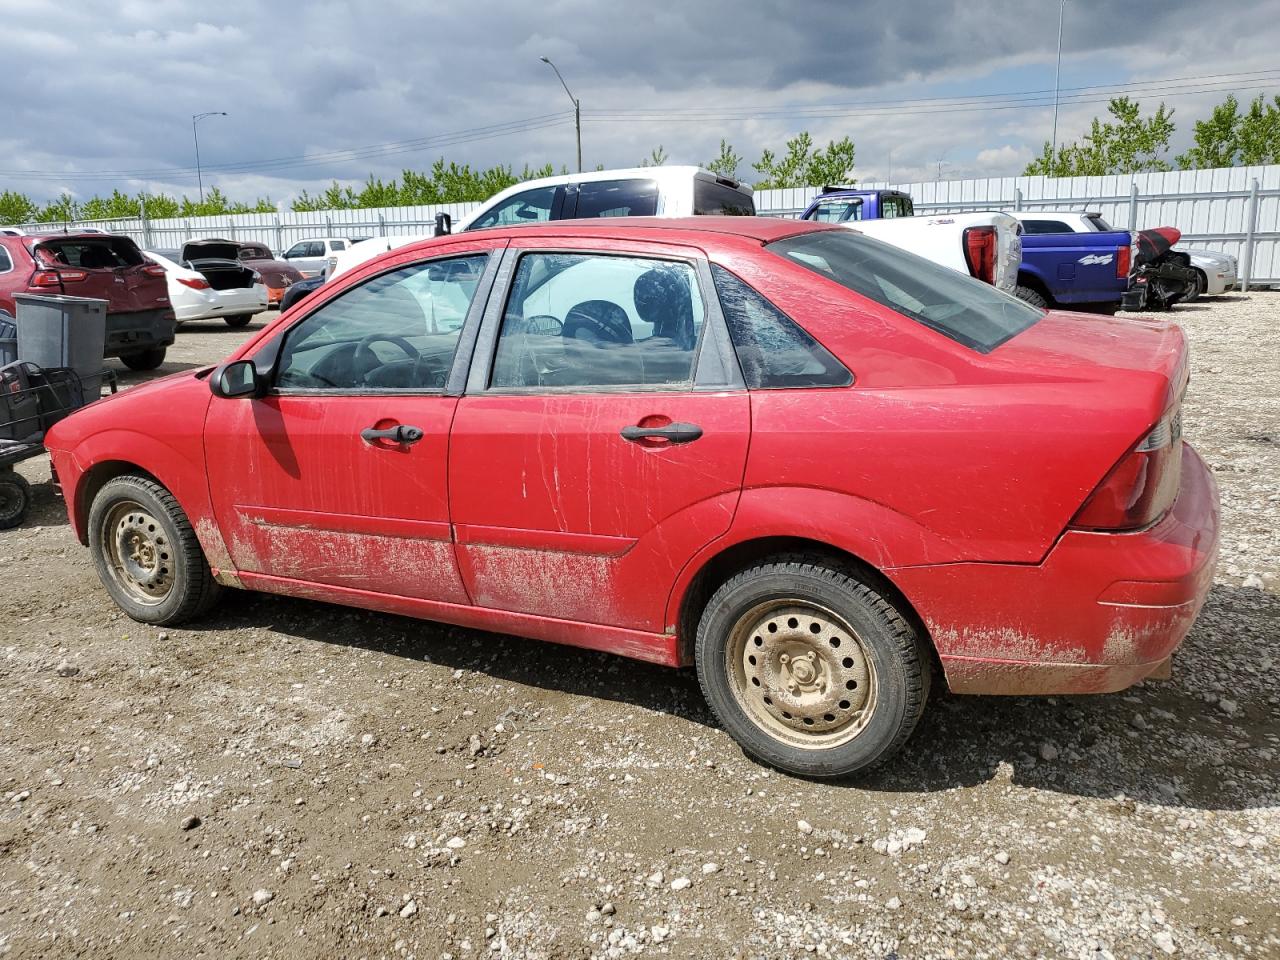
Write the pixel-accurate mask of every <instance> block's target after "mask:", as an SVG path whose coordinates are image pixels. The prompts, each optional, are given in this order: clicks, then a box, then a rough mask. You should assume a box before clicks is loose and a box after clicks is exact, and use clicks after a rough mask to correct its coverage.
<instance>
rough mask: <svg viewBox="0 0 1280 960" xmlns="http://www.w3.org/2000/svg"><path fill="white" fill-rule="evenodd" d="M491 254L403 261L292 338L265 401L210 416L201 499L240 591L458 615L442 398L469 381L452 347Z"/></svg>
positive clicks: (472, 249)
mask: <svg viewBox="0 0 1280 960" xmlns="http://www.w3.org/2000/svg"><path fill="white" fill-rule="evenodd" d="M500 245H501V243H500V242H499V243H494V242H488V243H486V242H483V241H481V242H478V243H471V244H469V245H467V247H465V248H464V249H460V250H458V251H457V252H455V253H452V254H451V255H448V256H445V257H442V258H438V259H433V260H430V261H425V262H424V261H419V262H407V263H405V262H403V258H402V262H401V263H400V265H399V266H395V267H391V268H389V269H387V270H385V271H384V272H382V273H380V274H377V275H375V276H373V277H371V278H369V279H366V280H364V281H362V282H361V283H359V284H358V285H357V286H354V287H352V288H350V289H348V290H346V291H344V292H343V293H341V294H339V295H337V296H336V297H333V298H330V299H329V300H327V301H325V302H323V303H322V304H320V305H319V306H318V307H317V308H315V309H314V310H312V311H311V312H310V313H309V314H308V315H307V316H305V317H304V318H303V319H301V320H300V321H299V322H298V323H296V324H294V325H292V326H291V328H290V329H289V330H288V331H287V332H286V333H285V334H284V339H283V343H282V345H281V346H280V350H279V357H278V360H277V362H276V369H275V374H274V383H273V387H272V389H271V391H270V393H269V394H268V395H267V396H264V397H262V398H260V399H254V400H215V401H214V402H213V403H212V404H211V405H210V408H209V413H208V416H207V420H206V426H205V449H206V458H207V462H208V465H209V484H210V493H211V496H212V499H213V502H214V504H215V511H216V514H217V518H218V523H219V526H220V527H221V529H222V532H223V536H224V539H225V541H226V543H227V545H228V548H229V550H230V552H231V557H232V560H233V562H234V564H235V566H236V568H237V569H238V571H239V572H240V576H241V578H242V580H244V581H245V584H246V585H247V586H258V587H260V588H266V589H274V590H278V591H283V592H289V590H290V585H291V584H304V583H305V584H323V585H328V586H330V587H339V588H347V589H351V590H359V591H368V592H372V593H379V594H391V595H396V596H403V597H412V598H418V599H429V600H438V601H443V602H448V603H466V602H467V596H466V591H465V590H464V588H463V585H462V580H461V577H460V576H459V572H458V568H457V563H456V561H455V558H454V552H453V544H452V538H451V536H450V528H449V513H448V496H447V489H446V474H445V470H446V463H447V461H446V452H447V449H448V440H449V424H450V421H451V420H452V418H453V413H454V407H455V406H456V404H457V398H456V393H457V392H458V391H457V390H456V389H455V390H450V389H449V386H448V385H449V378H450V377H451V376H457V377H458V378H461V377H463V376H464V375H465V374H464V372H463V371H462V369H461V366H457V367H455V364H458V365H462V364H463V363H464V358H463V356H459V354H462V355H464V356H465V354H466V353H467V351H466V350H465V349H464V350H462V351H459V350H458V345H459V343H460V342H463V331H464V329H466V325H467V324H468V323H469V322H475V323H478V322H479V316H480V313H481V312H482V308H483V302H484V299H485V293H486V291H487V289H488V286H489V285H490V284H491V282H492V275H493V270H494V267H495V263H494V262H493V261H494V259H495V258H496V254H495V255H494V257H491V256H490V254H491V253H492V252H493V250H494V249H495V248H497V247H499V246H500ZM406 256H407V257H408V256H410V255H406ZM393 262H394V261H393ZM473 315H474V321H473V320H472V319H471V318H472V317H473ZM458 385H459V386H460V385H461V379H459V381H458Z"/></svg>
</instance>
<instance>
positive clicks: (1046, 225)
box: [1022, 220, 1071, 233]
mask: <svg viewBox="0 0 1280 960" xmlns="http://www.w3.org/2000/svg"><path fill="white" fill-rule="evenodd" d="M1022 232H1023V233H1070V232H1071V228H1070V227H1068V226H1067V225H1066V224H1065V223H1063V222H1062V221H1061V220H1023V221H1022Z"/></svg>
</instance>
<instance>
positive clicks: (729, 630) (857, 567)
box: [47, 217, 1218, 776]
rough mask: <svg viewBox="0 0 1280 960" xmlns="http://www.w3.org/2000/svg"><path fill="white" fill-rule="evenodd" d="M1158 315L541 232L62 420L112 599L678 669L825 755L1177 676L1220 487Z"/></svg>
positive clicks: (677, 238)
mask: <svg viewBox="0 0 1280 960" xmlns="http://www.w3.org/2000/svg"><path fill="white" fill-rule="evenodd" d="M1186 385H1187V346H1186V341H1185V339H1184V337H1183V334H1182V331H1181V330H1180V328H1179V327H1178V326H1176V325H1175V324H1172V323H1165V322H1150V321H1135V320H1121V319H1114V318H1106V317H1097V316H1083V315H1077V314H1069V313H1059V312H1054V311H1048V312H1046V311H1044V310H1040V309H1036V308H1034V307H1031V306H1028V305H1027V304H1024V303H1022V302H1020V301H1018V300H1015V299H1013V298H1011V297H1008V296H1005V295H1003V294H1001V293H1000V292H998V291H997V290H994V289H993V288H992V287H990V286H989V285H987V284H984V283H980V282H978V281H976V280H972V279H970V278H968V277H964V276H961V275H960V274H957V273H954V272H952V271H949V270H946V269H944V268H942V267H939V266H936V265H934V264H932V263H930V262H928V261H925V260H923V259H920V258H917V257H913V256H911V255H909V254H905V253H903V252H902V251H901V250H898V249H896V248H893V247H889V246H885V245H883V244H881V243H878V242H876V241H874V240H871V239H869V238H867V237H864V236H861V235H859V234H857V233H855V232H852V231H849V230H844V229H841V228H839V227H830V226H825V225H815V224H810V223H806V222H797V221H788V220H772V219H764V218H758V219H757V218H750V217H732V218H714V217H698V218H695V219H689V220H649V219H634V220H625V221H624V220H609V221H603V222H602V221H591V222H572V221H565V222H559V223H554V224H546V225H541V226H536V225H531V226H520V227H518V228H506V229H504V228H498V229H494V230H486V231H483V232H478V233H474V234H472V233H467V234H462V235H458V236H451V237H441V238H437V239H434V240H428V241H425V242H422V243H418V244H415V245H413V246H410V247H405V248H401V249H398V250H395V251H393V252H390V253H388V254H386V255H384V256H382V257H381V258H379V259H378V260H375V261H371V262H369V263H367V264H365V265H363V266H362V267H361V268H359V269H357V270H354V271H352V272H351V273H349V274H346V275H344V276H342V277H341V279H339V280H338V281H336V282H334V283H331V284H325V285H324V286H323V287H321V288H320V289H319V290H318V291H317V292H316V293H314V294H312V296H311V297H310V298H309V299H307V300H305V301H303V302H302V303H300V304H299V305H298V306H297V307H295V308H294V309H291V310H289V311H287V312H286V313H285V314H284V315H283V316H281V317H280V318H279V319H278V320H277V321H276V322H275V323H273V324H272V325H270V326H269V327H267V328H266V329H264V330H263V331H261V332H260V333H259V334H258V335H256V336H254V337H253V338H252V339H250V340H249V341H248V342H247V343H245V345H244V346H243V347H242V348H241V349H240V350H238V351H237V352H236V353H235V354H234V355H233V356H232V357H231V359H230V360H228V361H227V362H226V363H224V364H222V365H221V366H220V367H218V368H217V369H205V370H199V371H195V372H189V373H182V374H178V375H176V376H174V377H170V378H167V379H165V380H161V381H157V382H154V383H151V384H148V385H145V386H142V387H138V388H136V389H133V390H129V391H127V392H125V393H122V394H120V395H118V396H116V397H113V398H110V399H107V400H104V401H102V402H100V403H95V404H93V405H92V406H91V407H89V408H88V409H86V410H84V411H82V412H80V413H77V414H75V415H74V416H72V417H71V418H69V419H67V420H64V421H63V422H62V423H60V424H58V425H57V426H56V427H54V429H53V430H52V431H51V433H50V434H49V437H48V439H47V443H48V446H49V448H50V450H51V453H52V458H53V464H54V467H55V470H56V475H57V477H58V478H59V480H60V482H61V485H62V488H63V490H64V492H65V494H66V499H67V504H68V508H69V512H70V515H71V522H72V524H73V526H74V529H75V531H76V533H77V534H78V536H79V537H80V539H81V541H82V542H83V543H86V544H87V545H88V546H89V547H90V549H91V551H92V554H93V557H94V560H95V562H96V564H97V568H98V571H99V574H100V576H101V578H102V582H103V584H104V585H105V586H106V588H107V591H108V592H109V593H110V594H111V596H112V597H113V598H114V599H115V601H116V602H117V603H118V604H119V605H120V606H121V607H122V608H123V609H124V610H125V611H126V612H127V613H128V614H129V615H130V616H132V617H134V618H135V619H137V620H141V621H144V622H147V623H155V624H173V623H178V622H181V621H183V620H186V619H189V618H191V617H194V616H198V615H199V614H201V613H203V612H204V611H206V610H207V609H209V607H210V605H211V604H212V603H213V602H214V600H215V599H216V598H217V595H218V591H219V587H220V585H226V586H234V587H244V588H249V589H253V590H264V591H269V592H274V593H284V594H292V595H297V596H304V597H310V598H315V599H321V600H327V601H331V602H335V603H343V604H349V605H352V606H357V607H366V608H370V609H376V610H383V611H389V612H393V613H399V614H407V615H410V616H415V617H421V618H424V619H429V620H438V621H445V622H448V623H455V624H462V625H465V626H470V627H478V628H484V629H488V630H498V631H504V632H508V633H515V634H520V635H523V636H526V637H534V638H538V639H543V640H554V641H557V642H561V643H569V644H575V645H578V646H583V647H592V648H595V649H599V650H607V651H611V652H614V653H620V654H623V655H625V656H630V657H636V658H639V659H643V660H650V661H654V662H658V663H663V664H669V665H671V666H681V665H686V664H696V665H697V669H698V674H699V677H700V680H701V683H702V686H703V689H704V691H705V693H706V696H707V699H708V701H709V702H710V704H711V706H712V708H713V709H714V710H715V712H716V714H717V716H718V717H719V718H720V720H721V722H722V723H723V724H724V726H725V728H726V729H727V730H728V731H729V732H730V733H731V734H732V735H733V736H734V737H735V738H736V739H737V740H738V741H739V742H740V743H741V744H742V746H743V747H744V748H745V749H746V750H747V751H748V752H749V753H750V754H752V755H753V756H755V757H757V758H759V759H760V760H763V761H764V762H766V763H769V764H773V765H775V766H777V767H780V768H782V769H784V770H788V771H792V772H796V773H800V774H805V775H810V776H836V775H842V774H847V773H850V772H852V771H856V770H859V769H862V768H865V767H867V766H868V765H870V764H872V763H875V762H877V761H879V760H882V759H884V758H885V757H887V756H889V755H890V754H891V753H893V752H894V751H895V750H897V749H898V748H899V747H900V746H901V745H902V744H903V743H904V742H905V741H906V739H907V738H908V736H909V735H910V733H911V731H912V728H913V727H914V726H915V725H916V722H917V720H918V719H919V717H920V715H921V712H922V711H923V709H924V706H925V701H926V699H927V697H928V693H929V686H930V680H931V677H932V675H933V674H934V672H935V669H936V668H938V667H940V668H941V673H942V676H943V677H944V678H945V682H946V683H947V685H948V686H949V687H950V688H951V690H953V691H955V692H958V693H1019V694H1029V693H1034V694H1048V693H1084V692H1105V691H1115V690H1120V689H1123V688H1125V687H1127V686H1129V685H1130V684H1133V683H1135V682H1136V681H1138V680H1140V679H1142V678H1144V677H1148V676H1152V675H1159V674H1161V673H1163V672H1164V671H1165V670H1166V669H1167V668H1168V665H1169V660H1170V657H1171V655H1172V654H1173V651H1174V649H1175V648H1176V647H1177V646H1178V644H1179V643H1180V642H1181V640H1182V639H1183V637H1184V636H1185V635H1186V633H1187V631H1188V630H1189V629H1190V627H1191V624H1192V622H1193V621H1194V620H1195V618H1196V615H1197V613H1198V612H1199V610H1200V606H1201V604H1202V603H1203V601H1204V598H1205V595H1206V594H1207V592H1208V590H1209V585H1210V580H1211V578H1212V573H1213V566H1214V561H1215V557H1216V551H1217V539H1218V532H1217V529H1218V504H1217V492H1216V488H1215V486H1214V482H1213V479H1212V477H1211V475H1210V473H1209V471H1208V470H1207V469H1206V467H1205V465H1204V463H1203V462H1202V461H1201V459H1200V458H1199V457H1198V456H1197V455H1196V453H1195V451H1194V450H1192V449H1191V447H1190V446H1188V445H1187V444H1185V443H1184V442H1183V440H1182V436H1181V427H1180V406H1181V403H1182V398H1183V394H1184V392H1185V390H1186Z"/></svg>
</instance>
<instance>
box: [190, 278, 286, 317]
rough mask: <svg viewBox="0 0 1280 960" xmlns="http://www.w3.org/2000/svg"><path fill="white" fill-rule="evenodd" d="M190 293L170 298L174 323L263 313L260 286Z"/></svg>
mask: <svg viewBox="0 0 1280 960" xmlns="http://www.w3.org/2000/svg"><path fill="white" fill-rule="evenodd" d="M191 293H192V294H193V296H191V297H182V298H178V297H173V298H171V299H172V300H173V312H174V315H175V316H176V317H177V321H178V323H189V322H191V321H193V320H213V319H221V318H222V317H233V316H236V315H237V314H243V313H257V312H259V311H262V310H265V309H267V288H266V287H264V286H263V285H262V284H255V285H254V286H252V287H246V288H243V289H239V290H199V291H195V290H193V291H191Z"/></svg>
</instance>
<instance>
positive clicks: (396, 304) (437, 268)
mask: <svg viewBox="0 0 1280 960" xmlns="http://www.w3.org/2000/svg"><path fill="white" fill-rule="evenodd" d="M486 259H487V257H486V256H485V255H483V254H477V255H474V256H468V257H458V258H455V259H450V260H435V261H432V262H430V263H415V264H412V265H410V266H407V267H401V268H400V269H398V270H393V271H391V272H389V273H384V274H381V275H379V276H377V277H374V278H373V279H371V280H369V281H367V282H365V283H362V284H361V285H360V286H358V287H354V288H353V289H351V290H348V291H347V292H346V293H344V294H342V295H341V296H339V297H336V298H335V299H333V300H330V301H329V302H328V303H326V304H324V306H322V307H320V308H319V309H317V310H316V311H315V312H314V313H312V314H310V315H309V316H307V318H306V319H304V320H303V321H302V322H301V323H299V324H298V325H297V326H295V327H294V328H293V329H291V330H290V331H289V333H288V335H287V336H286V337H285V342H284V348H283V349H282V350H281V354H280V364H279V373H278V375H277V378H276V386H277V387H279V388H281V389H286V390H287V389H307V390H424V389H442V388H443V387H444V383H445V378H446V377H447V376H448V372H449V367H450V366H451V365H452V363H453V354H454V350H455V349H456V348H457V345H458V336H459V334H460V332H461V330H462V325H463V322H464V321H465V319H466V315H467V310H468V308H469V307H470V306H471V300H472V298H473V297H474V296H475V290H476V283H477V282H478V281H479V279H480V275H481V273H483V272H484V265H485V261H486Z"/></svg>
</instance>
